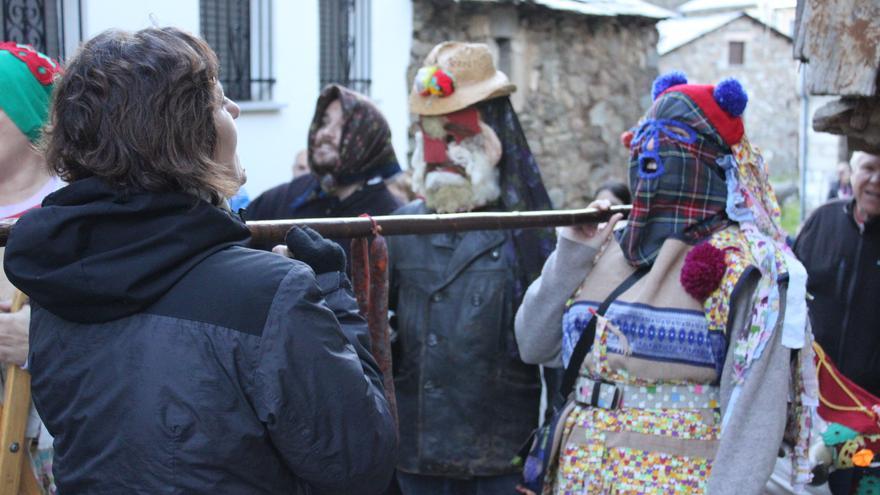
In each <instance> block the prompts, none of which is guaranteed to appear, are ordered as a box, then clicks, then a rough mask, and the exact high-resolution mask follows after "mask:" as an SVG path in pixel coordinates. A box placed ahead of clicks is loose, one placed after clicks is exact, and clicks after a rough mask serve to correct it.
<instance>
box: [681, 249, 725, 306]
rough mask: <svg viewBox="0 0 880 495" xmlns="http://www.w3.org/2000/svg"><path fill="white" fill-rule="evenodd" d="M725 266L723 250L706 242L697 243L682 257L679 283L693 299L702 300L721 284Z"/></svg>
mask: <svg viewBox="0 0 880 495" xmlns="http://www.w3.org/2000/svg"><path fill="white" fill-rule="evenodd" d="M726 266H727V265H726V264H725V263H724V251H722V250H720V249H718V248H716V247H715V246H713V245H711V244H709V243H708V242H702V243H700V244H697V245H696V246H694V248H693V249H691V250H690V252H689V253H688V254H687V256H685V258H684V266H683V267H682V268H681V285H682V286H683V287H684V290H685V292H687V293H688V294H690V295H691V296H693V298H694V299H696V300H697V301H700V302H703V301H705V300H706V298H707V297H709V296H710V295H712V292H714V291H715V289H717V288H718V286H719V285H720V284H721V279H722V277H724V270H725V268H726Z"/></svg>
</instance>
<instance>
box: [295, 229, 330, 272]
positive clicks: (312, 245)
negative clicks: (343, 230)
mask: <svg viewBox="0 0 880 495" xmlns="http://www.w3.org/2000/svg"><path fill="white" fill-rule="evenodd" d="M284 242H285V243H286V244H287V250H288V251H290V257H291V258H293V259H295V260H299V261H302V262H303V263H305V264H307V265H309V266H310V267H312V270H314V271H315V274H319V273H327V272H344V271H345V251H343V250H342V248H341V247H340V246H339V244H336V243H335V242H333V241H328V240H327V239H324V238H323V237H321V234H319V233H317V232H315V231H314V230H312V229H310V228H308V227H296V226H294V227H291V229H290V230H288V231H287V236H285V238H284Z"/></svg>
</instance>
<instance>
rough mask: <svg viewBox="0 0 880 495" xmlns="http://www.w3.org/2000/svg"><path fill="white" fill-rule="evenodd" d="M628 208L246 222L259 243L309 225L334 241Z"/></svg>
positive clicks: (561, 221) (503, 225)
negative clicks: (376, 233)
mask: <svg viewBox="0 0 880 495" xmlns="http://www.w3.org/2000/svg"><path fill="white" fill-rule="evenodd" d="M630 209H631V207H630V206H628V205H627V206H615V207H612V208H611V209H610V210H607V211H599V210H596V209H593V208H584V209H579V210H550V211H525V212H502V213H495V212H493V213H448V214H431V215H390V216H379V217H372V218H365V217H353V218H304V219H297V220H268V221H256V222H248V228H250V229H251V236H252V237H253V239H254V241H255V242H257V243H258V244H263V245H265V244H272V243H278V242H283V241H284V236H285V235H286V234H287V231H288V230H290V228H291V227H293V226H294V225H299V226H304V225H305V226H308V227H311V228H313V229H315V230H316V231H318V232H319V233H320V234H321V235H323V236H325V237H331V238H334V239H341V238H355V237H368V236H370V235H371V234H372V233H373V222H375V223H376V225H377V226H378V227H379V228H380V229H381V233H382V235H383V236H389V235H414V234H437V233H441V232H463V231H469V230H507V229H530V228H542V227H556V226H563V225H577V224H583V223H599V222H604V221H607V220H608V219H609V218H610V217H611V216H612V215H614V214H615V213H622V214H623V215H624V216H626V215H628V214H629V211H630Z"/></svg>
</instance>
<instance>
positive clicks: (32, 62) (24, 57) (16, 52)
mask: <svg viewBox="0 0 880 495" xmlns="http://www.w3.org/2000/svg"><path fill="white" fill-rule="evenodd" d="M0 50H5V51H8V52H9V53H11V54H12V55H13V56H14V57H15V58H17V59H19V60H21V61H22V62H24V63H25V65H27V68H28V70H30V71H31V74H33V75H34V79H36V80H37V81H38V82H39V83H40V84H42V85H43V86H48V85H50V84H52V82H53V81H54V79H55V75H56V74H60V73H61V68H60V67H59V66H58V64H56V63H55V62H54V61H53V60H52V59H50V58H48V57H46V56H44V55H42V54H40V53H39V52H38V51H36V50H34V48H33V47H32V46H30V45H20V44H18V43H13V42H12V41H6V42H3V43H0Z"/></svg>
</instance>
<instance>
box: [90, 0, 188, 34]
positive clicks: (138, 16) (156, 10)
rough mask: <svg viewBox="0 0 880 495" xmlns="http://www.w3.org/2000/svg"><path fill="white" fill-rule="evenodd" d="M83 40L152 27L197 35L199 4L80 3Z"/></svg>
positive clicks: (172, 0) (152, 0)
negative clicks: (110, 31)
mask: <svg viewBox="0 0 880 495" xmlns="http://www.w3.org/2000/svg"><path fill="white" fill-rule="evenodd" d="M82 13H83V39H89V38H91V37H92V36H94V35H96V34H98V33H100V32H101V31H104V30H105V29H110V28H117V29H127V30H138V29H143V28H146V27H150V26H153V25H157V26H177V27H179V28H183V29H186V30H188V31H192V32H193V33H198V32H199V2H198V0H149V1H138V0H123V1H120V0H83V2H82Z"/></svg>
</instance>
